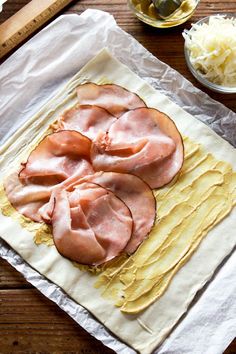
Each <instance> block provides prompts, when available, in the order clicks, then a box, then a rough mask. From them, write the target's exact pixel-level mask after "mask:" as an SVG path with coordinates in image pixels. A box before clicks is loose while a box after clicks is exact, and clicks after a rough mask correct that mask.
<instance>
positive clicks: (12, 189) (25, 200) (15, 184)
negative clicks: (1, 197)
mask: <svg viewBox="0 0 236 354" xmlns="http://www.w3.org/2000/svg"><path fill="white" fill-rule="evenodd" d="M4 187H5V191H6V194H7V197H8V200H9V201H10V203H11V204H12V205H13V207H14V208H15V209H17V210H18V211H19V213H21V214H22V215H24V216H26V217H28V218H30V219H31V220H33V221H36V222H42V218H41V215H40V213H39V210H40V208H42V207H43V206H44V204H45V203H47V202H48V200H49V198H50V195H51V192H52V188H53V187H52V186H44V185H39V184H32V183H29V184H27V185H24V184H23V183H22V182H21V181H20V180H19V178H18V173H17V172H14V173H12V174H11V175H10V176H8V178H7V180H5V182H4Z"/></svg>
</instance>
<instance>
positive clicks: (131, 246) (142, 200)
mask: <svg viewBox="0 0 236 354" xmlns="http://www.w3.org/2000/svg"><path fill="white" fill-rule="evenodd" d="M84 181H88V182H93V183H96V184H99V185H100V186H102V187H104V188H106V189H108V190H109V191H111V192H112V193H114V194H115V195H116V196H117V197H118V198H120V199H121V200H122V201H123V202H124V203H125V204H126V205H127V206H128V208H129V210H130V212H131V215H132V218H133V222H134V225H133V233H132V237H131V239H130V240H129V242H128V244H127V246H126V247H125V251H126V252H127V253H133V252H134V251H135V250H136V249H137V247H138V246H139V245H140V243H141V242H142V241H143V240H144V239H145V238H146V237H147V236H148V234H149V232H150V230H151V228H152V226H153V224H154V221H155V215H156V201H155V198H154V195H153V193H152V190H151V189H150V187H149V186H148V185H147V184H146V183H145V182H143V181H142V180H141V179H140V178H139V177H136V176H134V175H130V174H123V173H116V172H97V173H95V174H93V175H90V176H86V177H84V178H82V179H81V180H80V181H79V183H83V182H84Z"/></svg>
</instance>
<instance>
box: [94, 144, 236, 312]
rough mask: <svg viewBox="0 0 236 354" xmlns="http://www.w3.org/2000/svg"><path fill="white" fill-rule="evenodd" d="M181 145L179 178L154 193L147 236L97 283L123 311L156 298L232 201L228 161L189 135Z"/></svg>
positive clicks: (235, 176)
mask: <svg viewBox="0 0 236 354" xmlns="http://www.w3.org/2000/svg"><path fill="white" fill-rule="evenodd" d="M184 146H185V162H184V165H183V168H182V170H181V173H180V175H179V177H178V179H177V181H175V183H174V184H173V183H171V184H170V185H169V186H166V187H164V188H161V189H159V190H155V192H154V193H155V197H156V201H157V220H156V223H155V225H154V227H153V229H152V231H151V233H150V235H149V237H148V239H146V240H145V241H144V242H143V243H142V244H141V246H140V247H139V248H138V250H137V251H136V252H135V254H134V255H132V256H131V257H129V258H127V259H124V260H123V261H122V264H119V267H117V268H115V269H114V267H111V268H109V267H108V268H107V269H106V270H104V271H103V272H102V274H101V275H100V276H99V277H98V281H97V282H96V287H97V288H102V294H103V296H104V297H106V298H108V299H110V300H111V301H114V302H115V304H116V306H119V307H120V308H121V311H122V312H125V313H130V314H136V313H138V312H140V311H142V310H144V309H145V308H147V306H149V305H150V304H152V303H153V302H154V301H156V300H157V299H158V298H160V297H161V296H162V295H163V293H164V292H165V290H166V289H167V287H168V285H169V284H170V282H171V279H172V278H173V276H174V275H175V273H176V272H177V271H178V270H179V269H180V268H181V267H182V266H183V265H184V264H185V263H186V262H187V261H188V259H189V258H190V257H191V255H192V254H193V252H194V251H195V250H196V248H197V247H198V246H199V244H200V242H201V241H202V239H203V238H204V237H205V236H206V235H207V233H208V232H209V231H210V230H211V229H212V228H213V227H214V226H215V225H216V224H217V223H218V222H220V221H221V220H222V219H223V218H224V217H225V216H226V215H227V214H229V213H230V211H231V210H232V208H233V206H234V205H235V202H236V173H233V171H232V168H231V166H230V165H229V164H228V163H226V162H223V161H218V160H216V159H215V158H214V157H213V156H212V155H211V154H207V153H206V152H205V151H204V150H203V149H202V148H201V146H200V145H198V144H195V143H193V142H192V141H190V140H189V139H188V138H185V139H184Z"/></svg>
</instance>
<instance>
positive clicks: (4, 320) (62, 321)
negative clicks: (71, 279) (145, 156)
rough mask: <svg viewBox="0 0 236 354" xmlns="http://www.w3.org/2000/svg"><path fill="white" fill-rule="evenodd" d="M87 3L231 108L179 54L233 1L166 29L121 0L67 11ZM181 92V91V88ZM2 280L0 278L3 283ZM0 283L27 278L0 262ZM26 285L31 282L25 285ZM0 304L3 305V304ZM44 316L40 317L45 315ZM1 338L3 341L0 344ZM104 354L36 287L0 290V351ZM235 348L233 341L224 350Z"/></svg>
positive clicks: (14, 0) (17, 284)
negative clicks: (192, 34)
mask: <svg viewBox="0 0 236 354" xmlns="http://www.w3.org/2000/svg"><path fill="white" fill-rule="evenodd" d="M27 2H29V1H27V0H8V1H7V3H5V4H4V11H3V13H2V14H1V18H0V23H1V22H2V21H4V20H6V19H7V18H8V17H10V16H11V15H12V13H13V12H14V11H15V10H18V9H19V7H21V6H23V5H24V4H26V3H27ZM86 8H97V9H100V10H104V11H108V12H110V13H111V14H112V15H114V17H115V19H116V21H117V23H118V24H119V25H120V26H121V27H122V28H123V29H124V30H125V31H127V32H128V33H130V34H131V35H133V36H134V37H135V38H136V39H137V40H138V41H139V42H140V43H141V44H143V45H144V46H145V47H146V48H147V49H148V50H149V51H150V52H151V53H153V54H154V55H155V56H157V57H158V58H159V59H160V60H162V61H164V62H166V63H167V64H169V65H171V66H172V67H173V68H174V69H176V70H178V71H179V72H180V73H181V74H182V75H184V76H185V77H186V78H188V79H189V80H190V81H191V82H192V83H193V84H195V86H197V87H199V88H200V89H201V90H203V91H205V92H207V93H208V94H210V96H211V97H213V98H215V99H216V100H218V101H220V102H221V103H223V104H225V105H226V106H228V107H229V108H231V109H232V110H233V111H235V112H236V95H223V94H217V93H213V92H211V91H208V90H207V89H205V88H203V87H202V86H201V85H200V84H198V83H197V82H196V81H195V79H194V78H193V77H192V75H191V74H190V73H189V71H188V69H187V67H186V64H185V59H184V55H183V38H182V31H183V29H184V28H189V27H190V24H191V22H195V21H197V20H198V19H200V18H202V17H204V16H207V15H209V14H213V13H220V12H233V13H235V12H236V3H235V0H229V1H228V2H222V1H221V0H212V1H210V2H209V1H207V0H201V2H200V5H199V6H198V9H197V11H196V12H195V14H194V16H193V17H192V19H191V20H189V21H188V22H187V23H185V24H183V25H181V26H180V27H176V28H174V29H168V30H158V29H153V28H151V27H149V26H147V25H145V24H142V23H141V22H140V21H139V20H137V19H136V18H135V17H134V15H133V14H132V13H131V12H130V10H129V9H128V7H127V4H126V0H111V1H106V0H99V1H96V2H95V1H94V0H80V1H77V2H76V3H74V5H73V6H70V7H69V8H68V10H67V11H66V12H67V13H81V12H82V11H84V10H86ZM180 94H181V92H180ZM2 281H3V282H2ZM0 284H1V285H0V286H1V287H2V289H4V288H8V289H11V288H24V287H25V286H27V282H26V281H25V280H24V278H23V277H22V276H21V275H20V274H18V273H17V272H16V271H15V270H14V269H13V268H11V266H8V265H7V264H5V262H4V261H0ZM28 286H29V287H30V288H31V285H28ZM3 304H4V305H3ZM44 315H45V316H46V318H45V316H44ZM2 342H3V343H2ZM36 352H37V353H41V354H42V353H44V354H52V353H57V354H62V353H64V354H85V353H86V354H95V353H98V354H99V353H104V354H106V353H107V354H108V353H111V352H112V351H109V349H107V348H105V347H104V346H103V345H102V344H100V343H99V342H97V341H96V340H94V339H93V338H92V337H91V336H90V335H89V334H87V333H86V332H85V331H84V330H83V329H82V328H81V327H79V326H78V325H77V324H76V323H75V322H74V321H73V320H72V319H70V318H69V317H68V316H67V315H66V314H65V313H64V312H62V311H61V310H60V309H59V308H58V307H57V306H56V305H55V304H53V303H52V302H50V301H49V300H48V299H46V298H44V297H43V296H42V295H41V294H40V293H39V292H38V291H37V290H30V289H27V290H20V291H19V290H8V292H5V291H4V290H0V353H1V354H2V353H3V354H8V353H14V354H20V353H21V354H22V353H24V354H26V353H27V354H29V353H30V354H36ZM235 353H236V341H234V342H232V344H231V345H230V346H229V348H228V349H227V350H226V351H225V353H224V354H235Z"/></svg>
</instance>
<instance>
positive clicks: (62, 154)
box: [19, 130, 93, 185]
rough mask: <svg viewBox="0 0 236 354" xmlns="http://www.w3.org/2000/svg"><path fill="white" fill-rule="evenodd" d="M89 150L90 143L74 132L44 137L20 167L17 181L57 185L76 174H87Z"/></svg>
mask: <svg viewBox="0 0 236 354" xmlns="http://www.w3.org/2000/svg"><path fill="white" fill-rule="evenodd" d="M90 148H91V140H90V139H88V138H87V137H85V136H84V135H82V134H80V133H79V132H76V131H70V130H63V131H59V132H56V133H53V134H50V135H47V136H46V137H45V138H44V139H43V140H42V141H41V142H40V143H39V144H38V145H37V147H36V148H35V149H34V150H33V151H32V152H31V154H30V155H29V158H28V160H27V162H26V163H23V164H22V166H23V168H22V170H21V171H20V173H19V178H20V180H21V181H23V182H24V183H26V184H27V183H28V182H30V183H32V182H33V183H40V184H42V185H56V184H58V183H60V182H62V181H64V180H65V179H67V178H69V177H71V176H72V175H74V174H75V173H76V174H77V175H84V172H86V170H87V171H88V173H90V171H93V170H92V167H91V164H90V162H89V159H90Z"/></svg>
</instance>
